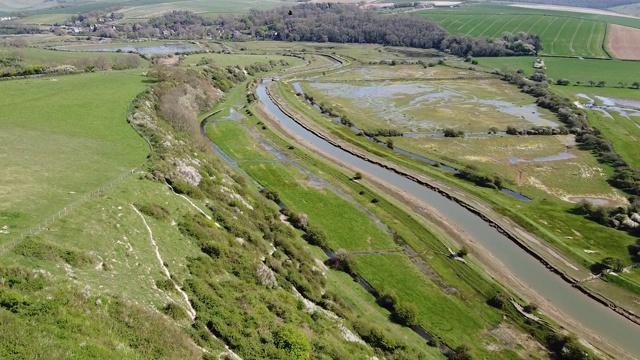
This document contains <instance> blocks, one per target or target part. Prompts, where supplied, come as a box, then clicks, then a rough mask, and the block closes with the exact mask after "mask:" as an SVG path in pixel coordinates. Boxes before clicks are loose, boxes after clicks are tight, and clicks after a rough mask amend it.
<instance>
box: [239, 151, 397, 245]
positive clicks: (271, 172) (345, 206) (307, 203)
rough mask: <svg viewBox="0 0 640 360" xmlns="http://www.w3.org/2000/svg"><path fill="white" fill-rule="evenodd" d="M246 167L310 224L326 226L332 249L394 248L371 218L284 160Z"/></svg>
mask: <svg viewBox="0 0 640 360" xmlns="http://www.w3.org/2000/svg"><path fill="white" fill-rule="evenodd" d="M242 168H243V169H244V170H246V171H247V173H249V175H251V177H253V178H254V179H255V180H257V181H258V182H259V183H260V184H262V185H264V186H265V187H267V188H269V189H272V190H275V191H277V192H278V193H279V194H280V198H281V199H282V202H283V203H285V204H286V205H287V206H288V207H290V208H291V209H293V210H294V211H297V212H303V213H305V214H307V215H308V216H309V223H311V224H314V223H315V224H317V225H320V226H321V227H323V228H324V230H325V232H326V233H327V236H328V244H329V247H331V248H332V249H335V250H337V249H346V250H367V249H380V250H381V249H393V248H397V245H396V244H394V243H393V241H392V239H391V237H390V236H389V235H388V234H385V233H384V232H383V231H382V230H381V229H380V228H379V227H378V226H377V225H376V224H375V223H374V222H373V220H372V219H371V218H369V217H367V215H366V214H364V213H363V212H362V211H361V210H359V209H358V208H357V207H355V206H354V205H353V204H352V203H350V202H349V201H347V200H345V199H343V198H342V197H340V195H337V194H336V193H335V192H334V190H333V189H331V188H328V187H326V186H324V185H322V184H318V183H317V182H315V181H314V180H313V179H309V178H305V177H303V174H302V173H300V172H299V171H298V170H297V169H294V168H293V167H291V166H290V165H287V164H281V163H244V164H242Z"/></svg>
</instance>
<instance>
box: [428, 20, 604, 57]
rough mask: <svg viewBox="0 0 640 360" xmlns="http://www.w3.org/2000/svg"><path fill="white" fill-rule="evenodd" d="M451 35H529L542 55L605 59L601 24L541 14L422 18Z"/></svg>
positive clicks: (600, 22) (602, 23)
mask: <svg viewBox="0 0 640 360" xmlns="http://www.w3.org/2000/svg"><path fill="white" fill-rule="evenodd" d="M424 16H425V17H427V18H431V19H433V20H435V21H436V22H437V23H438V24H439V25H441V26H442V27H444V28H445V29H446V30H447V31H448V32H450V33H452V34H458V33H461V34H469V35H473V36H488V37H494V38H498V37H501V36H502V33H504V32H506V31H508V32H511V33H517V32H520V31H523V32H532V33H535V34H537V35H539V36H540V38H541V39H542V46H543V50H542V51H541V54H543V55H563V56H582V57H595V58H608V57H609V56H608V55H607V53H606V52H605V51H604V50H603V49H602V46H603V43H604V39H605V34H606V29H607V24H606V23H605V22H602V21H593V20H586V19H577V18H569V17H559V16H544V15H508V16H505V15H482V16H476V15H424Z"/></svg>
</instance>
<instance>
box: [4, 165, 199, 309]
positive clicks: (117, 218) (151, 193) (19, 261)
mask: <svg viewBox="0 0 640 360" xmlns="http://www.w3.org/2000/svg"><path fill="white" fill-rule="evenodd" d="M132 204H135V205H136V206H137V207H140V206H143V205H152V204H156V205H162V207H163V208H165V209H167V210H168V211H169V213H171V214H176V213H184V212H187V213H189V212H191V213H195V212H197V210H195V209H193V207H191V206H190V204H189V203H188V202H186V201H185V200H184V199H182V198H181V197H178V196H177V195H175V194H174V193H173V192H171V190H170V189H169V188H168V187H167V186H164V185H162V184H159V183H155V182H151V181H147V180H141V179H139V178H138V176H137V175H129V176H128V177H127V178H126V179H125V180H124V181H122V182H121V183H119V184H118V185H116V186H114V187H113V188H110V189H108V190H106V191H105V192H104V195H103V196H97V197H93V198H92V199H91V200H89V201H87V202H85V203H83V204H82V205H80V206H78V207H76V208H75V209H74V210H73V212H72V213H71V214H69V215H68V216H65V217H63V218H61V219H60V220H57V221H56V222H54V223H53V224H51V225H50V226H49V227H48V228H47V229H46V230H45V231H42V232H41V233H39V234H38V235H36V237H35V238H34V241H32V240H25V241H23V243H22V244H21V245H18V249H22V248H24V249H31V252H32V253H34V254H36V253H40V252H42V250H41V247H42V246H43V245H42V244H60V245H62V246H64V247H65V248H67V249H71V250H72V251H75V252H77V253H79V254H82V256H85V257H87V258H88V261H87V264H85V265H79V264H73V265H74V267H75V269H74V277H75V279H77V280H78V281H81V282H82V283H83V284H85V285H87V286H88V287H89V288H90V289H92V290H93V291H100V292H101V293H109V294H112V295H116V296H123V297H124V298H125V299H127V300H128V301H130V302H133V303H138V304H140V305H143V306H144V307H148V308H158V307H160V306H162V305H164V304H165V303H166V301H167V295H170V296H171V298H172V299H173V301H175V302H176V303H177V304H180V305H183V304H184V300H183V299H182V298H181V297H180V295H179V294H178V293H176V292H165V291H162V290H160V289H158V288H155V287H154V286H153V284H154V283H155V281H156V280H164V279H165V278H166V277H165V275H164V274H163V272H162V269H161V267H160V263H159V261H158V259H157V257H156V255H155V248H154V247H153V245H152V244H151V241H150V240H149V233H148V232H147V229H146V227H145V226H144V223H143V221H142V219H141V218H140V216H139V215H138V214H137V213H136V212H135V211H134V210H133V208H132V207H131V205H132ZM200 207H201V208H203V209H204V208H205V207H203V206H200ZM144 216H145V220H146V221H147V223H148V225H149V226H150V227H151V230H152V232H153V234H154V239H155V240H156V243H157V245H158V247H159V248H160V249H161V256H162V259H163V261H164V262H165V263H166V266H167V268H168V269H169V271H170V272H171V274H172V277H173V278H174V279H175V280H176V281H177V282H179V283H182V282H183V281H184V280H185V279H186V278H187V277H188V271H187V268H186V260H185V258H186V257H188V256H197V255H198V254H199V253H200V251H199V248H198V247H197V246H196V244H193V243H192V242H191V240H190V239H189V238H187V237H185V236H184V235H183V234H182V233H181V232H180V231H179V230H178V228H177V227H176V226H171V224H170V222H168V221H160V220H158V219H155V218H153V217H150V216H147V215H144ZM19 252H20V253H24V252H25V251H23V250H19ZM98 254H100V256H98ZM2 263H4V264H11V265H21V266H26V267H36V268H41V269H45V270H47V271H49V272H51V273H52V274H54V275H56V276H60V277H65V276H66V275H67V274H66V273H65V269H64V268H63V267H61V266H60V264H59V263H56V262H55V261H51V258H49V257H39V256H37V255H34V256H18V255H17V254H16V251H13V252H8V253H6V254H4V255H3V257H2ZM99 264H102V266H100V265H99ZM96 267H99V269H96ZM103 269H104V270H103ZM142 284H145V285H144V286H141V285H142Z"/></svg>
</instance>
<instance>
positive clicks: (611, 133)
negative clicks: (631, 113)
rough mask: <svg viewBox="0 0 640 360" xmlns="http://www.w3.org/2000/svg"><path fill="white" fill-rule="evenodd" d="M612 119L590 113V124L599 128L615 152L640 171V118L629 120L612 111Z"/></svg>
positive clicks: (594, 112)
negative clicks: (639, 145) (639, 154)
mask: <svg viewBox="0 0 640 360" xmlns="http://www.w3.org/2000/svg"><path fill="white" fill-rule="evenodd" d="M609 114H610V115H611V116H613V119H610V118H608V117H606V116H604V115H603V114H602V113H600V112H597V111H589V123H591V125H593V126H595V127H596V128H598V129H599V130H600V131H602V133H603V134H604V136H605V137H606V138H607V139H609V140H610V141H611V142H612V143H613V148H614V150H615V152H616V153H617V154H618V155H620V156H622V158H623V159H624V160H625V161H626V162H627V163H628V164H629V165H631V166H633V167H634V168H636V169H640V156H638V141H639V139H640V128H638V126H639V124H640V118H638V117H631V118H630V119H627V118H625V117H622V116H620V115H619V114H618V113H616V112H613V111H610V112H609Z"/></svg>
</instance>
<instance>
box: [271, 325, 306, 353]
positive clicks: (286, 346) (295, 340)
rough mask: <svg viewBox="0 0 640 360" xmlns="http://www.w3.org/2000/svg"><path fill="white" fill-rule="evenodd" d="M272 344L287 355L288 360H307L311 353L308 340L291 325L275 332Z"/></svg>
mask: <svg viewBox="0 0 640 360" xmlns="http://www.w3.org/2000/svg"><path fill="white" fill-rule="evenodd" d="M273 342H274V344H275V345H276V347H277V348H278V349H282V350H284V351H285V352H286V353H287V354H288V355H289V357H288V358H289V359H307V358H308V357H309V354H310V353H311V343H310V342H309V339H307V337H306V336H305V334H304V333H302V332H301V331H300V330H298V329H297V328H296V327H294V326H293V325H289V324H287V325H284V326H283V327H281V328H279V329H278V330H276V332H275V333H274V334H273Z"/></svg>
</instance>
